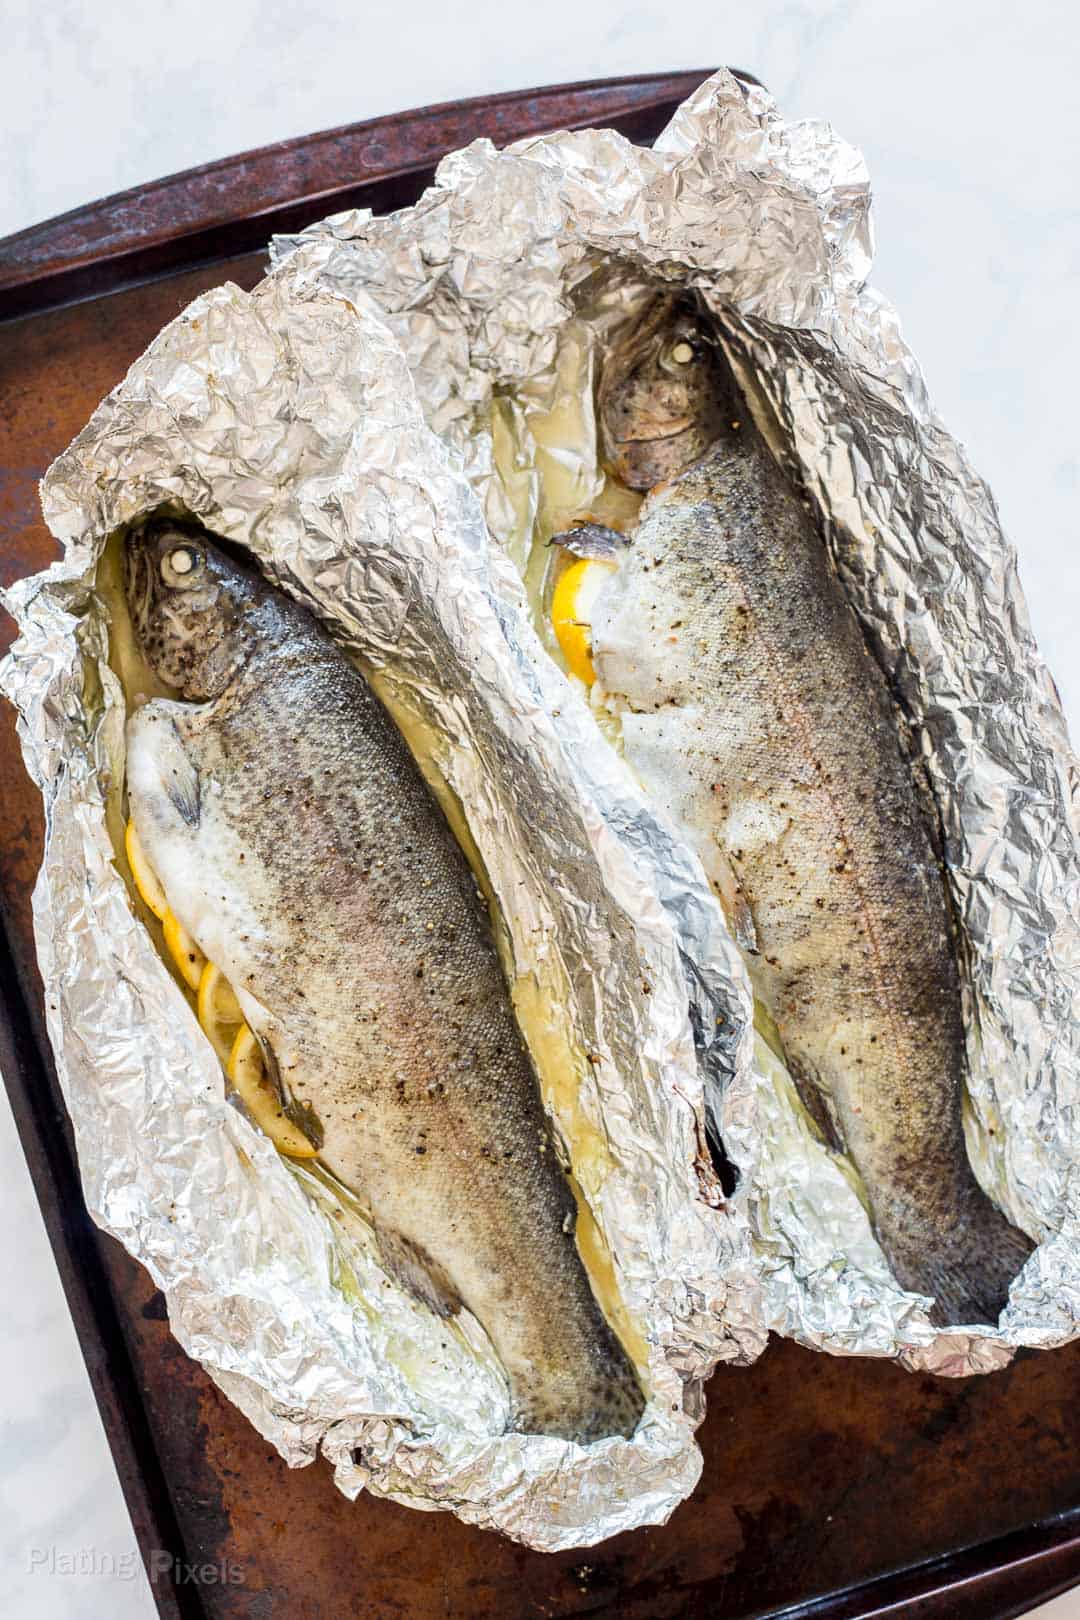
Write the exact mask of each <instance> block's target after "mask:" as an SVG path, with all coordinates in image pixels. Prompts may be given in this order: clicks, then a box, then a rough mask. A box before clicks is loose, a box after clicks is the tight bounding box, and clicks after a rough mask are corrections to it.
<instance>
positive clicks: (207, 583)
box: [124, 518, 267, 702]
mask: <svg viewBox="0 0 1080 1620" xmlns="http://www.w3.org/2000/svg"><path fill="white" fill-rule="evenodd" d="M124 594H125V597H126V599H127V607H128V613H129V615H130V617H131V625H132V629H133V631H134V633H135V637H136V640H137V642H138V644H139V647H140V650H141V651H142V654H143V656H144V658H145V659H146V661H147V663H148V664H149V665H150V667H151V669H152V670H153V671H154V673H155V675H157V676H158V678H159V679H160V680H162V681H164V682H165V684H166V685H167V686H172V687H175V688H176V690H177V691H178V692H179V694H180V695H181V696H182V697H184V698H188V699H190V700H192V701H195V702H202V701H206V700H208V699H211V698H215V697H217V696H219V695H220V694H221V693H222V692H223V691H224V690H225V688H226V687H227V686H228V685H229V684H230V682H231V681H232V680H233V679H234V678H235V676H236V675H237V673H238V672H239V670H240V669H241V668H242V667H243V665H244V664H245V663H246V662H247V660H248V658H249V657H250V656H251V655H252V653H253V652H254V650H255V648H256V645H257V641H258V633H259V631H258V626H257V624H256V622H255V615H256V614H257V612H258V609H259V606H260V605H261V603H262V602H263V601H264V600H265V598H266V596H267V587H266V585H265V584H264V583H263V581H262V580H261V579H260V577H259V576H258V575H257V574H256V573H254V572H253V571H252V570H250V569H247V568H244V567H243V566H242V565H241V564H240V563H237V562H235V561H234V560H233V558H232V557H230V556H229V555H228V554H227V553H226V552H225V551H224V550H222V549H221V547H220V546H218V545H217V544H215V542H214V540H213V539H212V538H211V536H210V535H209V534H207V532H206V530H205V529H203V528H201V527H200V526H199V525H198V524H194V523H185V522H181V521H179V520H177V519H174V518H150V519H149V520H147V521H146V522H144V523H141V524H139V525H138V526H137V527H136V528H134V529H132V530H131V531H130V533H129V534H128V536H127V540H126V543H125V546H124Z"/></svg>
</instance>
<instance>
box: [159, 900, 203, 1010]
mask: <svg viewBox="0 0 1080 1620" xmlns="http://www.w3.org/2000/svg"><path fill="white" fill-rule="evenodd" d="M161 926H162V928H163V930H164V933H165V945H166V948H167V949H168V952H169V955H170V956H171V957H172V959H173V961H174V962H175V963H176V965H177V967H178V968H179V969H180V974H181V977H182V978H183V980H184V983H185V984H186V985H187V986H188V987H189V989H191V990H198V988H199V980H200V979H201V978H202V973H203V968H204V967H205V966H206V957H205V956H204V955H203V953H202V951H200V949H199V947H198V946H197V945H196V943H195V941H194V940H193V939H192V937H191V935H190V934H189V933H188V931H187V929H186V928H185V927H184V925H183V923H182V922H181V921H180V919H179V917H178V916H177V915H176V913H175V911H168V910H166V912H165V916H164V917H163V918H162V923H161Z"/></svg>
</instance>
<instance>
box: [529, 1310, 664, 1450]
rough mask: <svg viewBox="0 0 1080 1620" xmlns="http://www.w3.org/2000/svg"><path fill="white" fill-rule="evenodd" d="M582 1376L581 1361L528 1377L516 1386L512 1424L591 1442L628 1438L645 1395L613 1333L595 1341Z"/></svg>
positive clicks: (635, 1425)
mask: <svg viewBox="0 0 1080 1620" xmlns="http://www.w3.org/2000/svg"><path fill="white" fill-rule="evenodd" d="M584 1365H585V1366H587V1367H588V1372H587V1373H586V1375H585V1376H584V1377H582V1370H581V1365H580V1364H579V1365H578V1366H576V1367H574V1368H569V1367H568V1368H565V1369H562V1370H561V1371H559V1370H552V1371H550V1372H549V1374H548V1376H546V1377H544V1378H543V1379H537V1378H535V1377H534V1378H530V1379H529V1380H527V1387H525V1388H522V1387H520V1386H519V1387H518V1388H517V1389H515V1391H514V1395H515V1403H514V1404H515V1413H514V1428H515V1429H517V1430H519V1431H520V1432H521V1433H523V1434H550V1435H556V1436H558V1437H559V1438H560V1439H562V1440H576V1441H577V1443H578V1444H579V1445H583V1446H586V1445H590V1444H591V1443H592V1442H593V1441H594V1440H606V1439H610V1438H612V1437H613V1436H621V1438H623V1439H624V1440H628V1439H629V1438H630V1436H631V1435H632V1434H633V1432H634V1430H635V1429H636V1428H637V1426H638V1423H639V1422H640V1420H641V1415H642V1413H643V1412H644V1410H645V1397H644V1395H643V1394H642V1390H641V1385H640V1383H639V1382H638V1377H637V1373H636V1372H635V1371H634V1368H633V1365H632V1363H631V1362H630V1359H629V1357H628V1356H627V1355H626V1352H625V1351H624V1350H623V1348H622V1346H621V1345H620V1344H619V1342H618V1340H617V1339H616V1338H615V1336H614V1335H613V1334H612V1335H611V1336H610V1341H609V1342H606V1343H605V1344H603V1345H602V1346H598V1347H597V1349H596V1351H595V1352H594V1354H593V1355H592V1357H590V1359H589V1361H588V1362H586V1363H584Z"/></svg>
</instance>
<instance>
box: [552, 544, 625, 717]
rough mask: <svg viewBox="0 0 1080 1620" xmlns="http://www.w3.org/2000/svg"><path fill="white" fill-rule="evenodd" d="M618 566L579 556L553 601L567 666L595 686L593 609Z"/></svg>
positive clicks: (562, 576)
mask: <svg viewBox="0 0 1080 1620" xmlns="http://www.w3.org/2000/svg"><path fill="white" fill-rule="evenodd" d="M615 567H616V564H614V563H609V562H602V561H599V560H597V559H596V558H593V557H579V558H578V559H577V560H576V561H575V562H572V563H571V564H570V566H569V568H566V569H564V570H563V572H562V574H560V576H559V580H558V583H557V584H556V586H555V590H554V593H553V594H552V598H551V624H552V628H553V630H554V631H555V639H556V640H557V641H558V643H559V646H560V648H561V649H562V655H563V657H564V658H565V659H566V663H567V667H568V669H569V670H570V672H571V674H573V675H576V676H577V677H578V680H580V681H584V682H585V685H586V686H591V685H592V684H593V682H594V681H595V679H596V671H595V669H594V668H593V661H592V610H593V607H594V606H595V604H596V598H597V596H598V595H599V594H600V589H601V586H602V585H604V583H605V582H606V580H607V579H608V577H609V576H610V574H611V573H612V571H613V570H614V568H615Z"/></svg>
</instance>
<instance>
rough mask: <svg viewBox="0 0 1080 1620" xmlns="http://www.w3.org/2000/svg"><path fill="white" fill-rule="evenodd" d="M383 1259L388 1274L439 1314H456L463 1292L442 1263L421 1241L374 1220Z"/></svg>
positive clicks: (381, 1260)
mask: <svg viewBox="0 0 1080 1620" xmlns="http://www.w3.org/2000/svg"><path fill="white" fill-rule="evenodd" d="M372 1228H373V1230H374V1233H375V1242H376V1243H377V1245H378V1249H379V1260H380V1262H381V1264H382V1268H383V1270H384V1271H385V1272H386V1274H387V1276H388V1277H393V1279H394V1281H395V1282H396V1283H397V1284H398V1285H399V1287H401V1288H404V1289H405V1291H406V1293H409V1294H412V1295H413V1297H414V1298H415V1299H418V1300H420V1301H421V1302H422V1303H423V1304H424V1305H426V1306H428V1308H429V1309H430V1310H433V1311H434V1312H435V1314H436V1316H456V1315H457V1313H458V1311H459V1310H460V1309H461V1295H460V1294H459V1293H458V1292H457V1290H456V1289H455V1287H454V1285H453V1283H452V1282H451V1281H450V1279H449V1277H448V1276H447V1275H446V1273H445V1271H443V1269H442V1267H441V1266H440V1265H439V1264H438V1263H437V1262H436V1261H434V1260H433V1259H432V1258H431V1256H430V1255H429V1254H427V1253H426V1252H425V1251H424V1250H423V1249H422V1248H421V1247H420V1245H419V1244H418V1243H414V1242H413V1241H412V1239H411V1238H407V1237H404V1236H403V1235H402V1234H401V1233H400V1232H394V1231H392V1230H391V1229H390V1227H387V1226H380V1225H379V1224H378V1222H377V1221H375V1220H373V1221H372Z"/></svg>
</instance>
